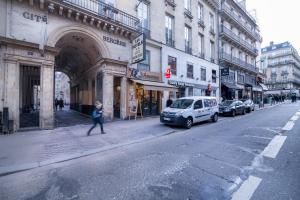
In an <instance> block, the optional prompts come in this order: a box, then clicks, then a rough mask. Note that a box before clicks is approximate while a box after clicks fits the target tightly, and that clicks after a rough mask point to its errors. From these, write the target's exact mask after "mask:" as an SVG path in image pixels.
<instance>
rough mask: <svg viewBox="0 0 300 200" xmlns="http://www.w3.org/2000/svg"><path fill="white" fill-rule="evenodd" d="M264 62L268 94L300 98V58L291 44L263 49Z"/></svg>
mask: <svg viewBox="0 0 300 200" xmlns="http://www.w3.org/2000/svg"><path fill="white" fill-rule="evenodd" d="M262 60H263V61H264V62H263V65H264V67H265V70H266V75H267V78H266V82H265V84H266V85H267V87H268V89H269V91H268V94H277V95H278V94H279V95H280V94H284V95H287V94H290V93H296V94H297V95H298V96H299V89H300V56H299V54H298V52H297V50H296V49H295V48H294V47H293V46H292V44H290V43H289V42H284V43H279V44H274V43H273V42H270V45H269V46H266V47H264V48H263V49H262Z"/></svg>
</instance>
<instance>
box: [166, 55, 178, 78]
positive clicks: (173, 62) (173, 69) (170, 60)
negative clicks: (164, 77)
mask: <svg viewBox="0 0 300 200" xmlns="http://www.w3.org/2000/svg"><path fill="white" fill-rule="evenodd" d="M168 65H169V66H170V68H171V74H172V75H175V76H176V74H177V68H176V58H175V57H172V56H168Z"/></svg>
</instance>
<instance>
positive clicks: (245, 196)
mask: <svg viewBox="0 0 300 200" xmlns="http://www.w3.org/2000/svg"><path fill="white" fill-rule="evenodd" d="M261 180H262V179H261V178H258V177H255V176H249V178H248V179H247V180H246V181H245V182H244V183H243V184H242V185H241V187H240V188H239V189H238V190H237V191H236V192H235V193H233V195H232V200H241V199H242V200H249V199H251V197H252V195H253V193H254V192H255V190H256V188H257V187H258V185H259V184H260V182H261Z"/></svg>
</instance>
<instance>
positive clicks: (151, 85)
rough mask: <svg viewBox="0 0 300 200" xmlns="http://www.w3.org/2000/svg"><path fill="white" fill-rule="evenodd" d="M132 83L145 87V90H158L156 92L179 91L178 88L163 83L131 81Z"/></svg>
mask: <svg viewBox="0 0 300 200" xmlns="http://www.w3.org/2000/svg"><path fill="white" fill-rule="evenodd" d="M131 80H132V81H134V82H136V83H138V84H141V85H144V89H145V90H156V91H166V90H167V91H174V92H176V91H178V89H177V87H174V86H172V85H167V84H165V83H162V82H154V81H144V80H136V79H131Z"/></svg>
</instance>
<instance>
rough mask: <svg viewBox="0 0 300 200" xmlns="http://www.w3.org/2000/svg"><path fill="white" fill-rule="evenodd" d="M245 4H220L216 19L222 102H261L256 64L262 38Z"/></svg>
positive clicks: (233, 0) (227, 1)
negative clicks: (232, 100)
mask: <svg viewBox="0 0 300 200" xmlns="http://www.w3.org/2000/svg"><path fill="white" fill-rule="evenodd" d="M245 4H246V2H245V1H236V0H222V1H221V9H220V18H219V24H220V27H219V35H220V44H219V45H220V53H219V62H220V67H221V70H222V71H224V73H222V76H221V83H222V86H221V91H222V94H221V96H222V97H223V98H224V99H242V98H251V99H253V100H254V101H258V99H262V87H260V85H259V84H258V81H257V77H258V76H260V73H259V68H258V66H257V63H258V62H260V61H259V51H260V44H261V41H262V38H261V36H260V34H259V27H258V24H257V21H256V19H255V18H254V17H253V16H252V15H251V14H249V12H248V11H247V10H246V5H245Z"/></svg>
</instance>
